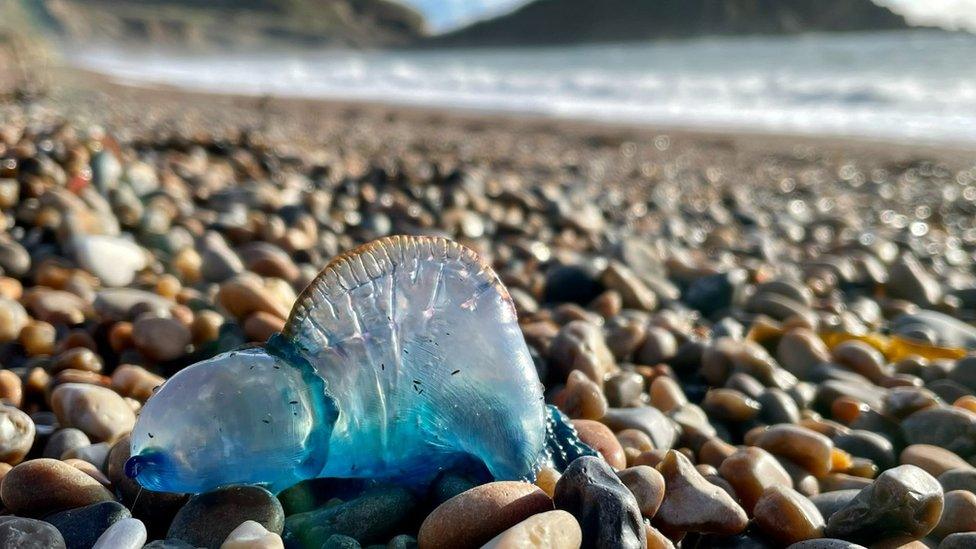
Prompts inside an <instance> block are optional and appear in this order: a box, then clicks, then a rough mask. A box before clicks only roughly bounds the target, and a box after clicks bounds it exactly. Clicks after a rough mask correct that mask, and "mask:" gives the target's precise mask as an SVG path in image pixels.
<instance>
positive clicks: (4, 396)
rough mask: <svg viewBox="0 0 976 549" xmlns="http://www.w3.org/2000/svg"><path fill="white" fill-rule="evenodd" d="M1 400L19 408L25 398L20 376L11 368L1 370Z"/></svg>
mask: <svg viewBox="0 0 976 549" xmlns="http://www.w3.org/2000/svg"><path fill="white" fill-rule="evenodd" d="M0 400H3V402H5V403H7V404H9V405H11V406H13V407H15V408H19V407H20V405H21V403H22V402H23V400H24V387H23V383H22V382H21V381H20V376H18V375H17V374H15V373H13V372H11V371H10V370H0Z"/></svg>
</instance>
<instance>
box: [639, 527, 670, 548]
mask: <svg viewBox="0 0 976 549" xmlns="http://www.w3.org/2000/svg"><path fill="white" fill-rule="evenodd" d="M644 532H645V533H646V534H647V549H674V543H672V542H671V540H669V539H668V537H667V536H665V535H664V534H662V533H661V531H660V530H658V529H657V528H655V527H653V526H651V524H650V523H649V522H647V521H644Z"/></svg>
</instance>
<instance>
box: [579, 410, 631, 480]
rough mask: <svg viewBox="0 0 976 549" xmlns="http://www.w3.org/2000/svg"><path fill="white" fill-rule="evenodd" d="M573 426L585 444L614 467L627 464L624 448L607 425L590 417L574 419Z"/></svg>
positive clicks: (618, 467) (621, 466) (622, 466)
mask: <svg viewBox="0 0 976 549" xmlns="http://www.w3.org/2000/svg"><path fill="white" fill-rule="evenodd" d="M573 427H575V428H576V432H577V433H578V434H579V437H580V440H581V441H583V443H584V444H586V445H588V446H589V447H591V448H593V449H594V450H596V451H597V452H599V453H600V455H601V456H602V457H603V459H604V460H606V462H607V463H609V464H610V466H611V467H613V468H614V469H623V468H624V467H626V466H627V459H626V457H625V456H624V449H623V447H622V446H621V445H620V442H619V441H617V437H615V436H614V435H613V431H611V430H610V428H609V427H607V426H606V425H604V424H602V423H600V422H598V421H593V420H589V419H574V420H573Z"/></svg>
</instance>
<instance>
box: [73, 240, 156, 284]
mask: <svg viewBox="0 0 976 549" xmlns="http://www.w3.org/2000/svg"><path fill="white" fill-rule="evenodd" d="M72 249H73V251H74V255H75V260H76V261H78V265H80V266H81V268H82V269H85V270H86V271H88V272H90V273H91V274H93V275H95V276H96V277H97V278H98V279H99V280H100V281H101V282H102V284H104V285H105V286H113V287H117V286H128V285H129V284H131V283H132V281H133V280H134V279H135V276H136V273H137V272H139V271H141V270H142V269H145V268H146V252H145V251H143V249H142V248H141V247H140V246H139V245H138V244H136V243H134V242H132V241H130V240H126V239H125V238H120V237H115V236H105V235H80V236H78V237H76V238H75V239H74V240H73V241H72Z"/></svg>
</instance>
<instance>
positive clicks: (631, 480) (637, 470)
mask: <svg viewBox="0 0 976 549" xmlns="http://www.w3.org/2000/svg"><path fill="white" fill-rule="evenodd" d="M617 478H619V479H620V482H623V483H624V486H626V487H627V489H628V490H630V493H631V494H633V495H634V498H636V499H637V507H638V508H639V509H640V512H641V515H643V516H644V518H648V519H650V518H654V515H655V514H656V513H657V510H658V509H659V508H660V507H661V502H662V501H664V490H665V487H664V477H663V476H661V473H659V472H658V470H657V469H655V468H653V467H648V466H647V465H637V466H634V467H629V468H627V469H624V470H622V471H617Z"/></svg>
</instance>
